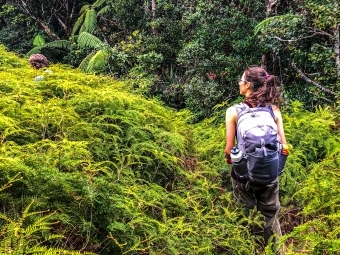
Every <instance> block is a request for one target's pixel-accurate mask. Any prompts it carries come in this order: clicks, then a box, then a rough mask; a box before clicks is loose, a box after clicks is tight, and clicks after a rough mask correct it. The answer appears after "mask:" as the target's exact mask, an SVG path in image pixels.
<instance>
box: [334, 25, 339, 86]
mask: <svg viewBox="0 0 340 255" xmlns="http://www.w3.org/2000/svg"><path fill="white" fill-rule="evenodd" d="M339 30H340V24H338V25H337V26H336V28H335V29H334V52H335V63H336V71H337V74H338V80H339V79H340V31H339Z"/></svg>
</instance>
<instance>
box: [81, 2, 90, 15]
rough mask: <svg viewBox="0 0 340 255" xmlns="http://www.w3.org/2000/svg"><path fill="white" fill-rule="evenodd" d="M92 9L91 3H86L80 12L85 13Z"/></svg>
mask: <svg viewBox="0 0 340 255" xmlns="http://www.w3.org/2000/svg"><path fill="white" fill-rule="evenodd" d="M90 9H91V5H90V4H86V5H84V6H83V7H81V9H80V11H79V13H80V14H84V13H86V12H87V11H88V10H90Z"/></svg>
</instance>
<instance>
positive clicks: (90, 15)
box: [79, 9, 97, 34]
mask: <svg viewBox="0 0 340 255" xmlns="http://www.w3.org/2000/svg"><path fill="white" fill-rule="evenodd" d="M96 24H97V14H96V12H95V10H94V9H89V10H87V12H86V14H85V17H84V22H83V24H82V26H81V27H80V30H79V33H80V34H81V33H82V32H87V33H90V34H91V33H93V31H94V30H95V28H96Z"/></svg>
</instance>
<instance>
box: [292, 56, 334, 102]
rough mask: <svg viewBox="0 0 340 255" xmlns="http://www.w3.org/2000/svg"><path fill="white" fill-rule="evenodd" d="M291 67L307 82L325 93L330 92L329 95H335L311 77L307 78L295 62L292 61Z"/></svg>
mask: <svg viewBox="0 0 340 255" xmlns="http://www.w3.org/2000/svg"><path fill="white" fill-rule="evenodd" d="M292 67H293V68H294V70H295V71H296V72H297V73H298V74H299V75H300V77H301V78H302V79H304V80H305V81H306V82H307V83H311V84H313V85H314V86H315V87H317V88H318V89H320V90H322V91H323V92H325V93H327V94H330V95H333V96H335V95H336V94H335V92H333V91H331V90H329V89H326V88H325V87H323V86H321V85H320V84H319V83H316V82H315V81H312V80H311V79H309V78H308V77H307V76H306V75H305V74H304V73H303V72H302V71H301V70H300V69H299V68H298V67H297V66H296V65H295V63H294V62H293V63H292Z"/></svg>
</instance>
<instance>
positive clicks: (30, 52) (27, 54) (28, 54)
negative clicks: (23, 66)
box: [25, 47, 42, 57]
mask: <svg viewBox="0 0 340 255" xmlns="http://www.w3.org/2000/svg"><path fill="white" fill-rule="evenodd" d="M41 49H42V47H34V48H33V49H31V50H30V51H29V52H27V53H26V54H25V56H27V57H29V56H31V55H32V54H38V53H40V52H41Z"/></svg>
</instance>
